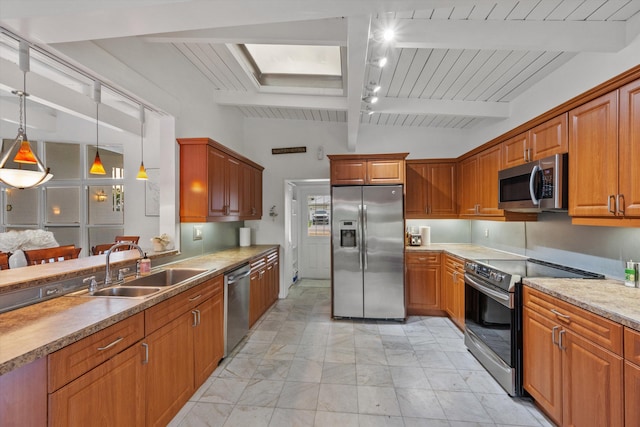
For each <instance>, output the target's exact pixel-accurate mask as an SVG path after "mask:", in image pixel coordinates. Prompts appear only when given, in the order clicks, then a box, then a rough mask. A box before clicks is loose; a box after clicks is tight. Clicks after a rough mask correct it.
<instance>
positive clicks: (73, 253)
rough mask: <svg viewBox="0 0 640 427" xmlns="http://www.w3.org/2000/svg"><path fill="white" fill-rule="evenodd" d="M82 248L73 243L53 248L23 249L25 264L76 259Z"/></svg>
mask: <svg viewBox="0 0 640 427" xmlns="http://www.w3.org/2000/svg"><path fill="white" fill-rule="evenodd" d="M81 250H82V248H76V247H75V245H65V246H56V247H53V248H44V249H31V250H27V251H24V256H25V258H26V259H27V265H37V264H47V263H49V262H58V261H64V260H67V259H76V258H78V255H79V254H80V251H81Z"/></svg>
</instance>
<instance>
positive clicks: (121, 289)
mask: <svg viewBox="0 0 640 427" xmlns="http://www.w3.org/2000/svg"><path fill="white" fill-rule="evenodd" d="M159 291H160V288H152V287H147V288H137V287H128V286H114V287H113V288H104V289H100V290H99V291H96V292H94V293H93V295H90V294H89V293H88V292H87V294H86V296H94V297H125V298H145V297H148V296H151V295H153V294H155V293H156V292H159Z"/></svg>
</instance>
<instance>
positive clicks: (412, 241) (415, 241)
mask: <svg viewBox="0 0 640 427" xmlns="http://www.w3.org/2000/svg"><path fill="white" fill-rule="evenodd" d="M421 245H422V236H421V235H420V234H412V235H411V236H409V246H421Z"/></svg>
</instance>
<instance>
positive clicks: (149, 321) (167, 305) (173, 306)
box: [144, 279, 218, 335]
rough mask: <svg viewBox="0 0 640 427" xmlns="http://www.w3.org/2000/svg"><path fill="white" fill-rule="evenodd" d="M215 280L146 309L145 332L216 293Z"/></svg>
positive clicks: (169, 320) (152, 329) (176, 316)
mask: <svg viewBox="0 0 640 427" xmlns="http://www.w3.org/2000/svg"><path fill="white" fill-rule="evenodd" d="M215 280H216V279H211V280H208V281H206V282H204V283H202V284H200V285H198V286H195V287H193V288H191V289H189V290H187V291H184V292H182V293H181V294H178V295H176V296H174V297H173V298H169V299H168V300H166V301H163V302H161V303H160V304H157V305H154V306H153V307H151V308H148V309H147V310H145V312H144V320H145V334H146V335H149V334H150V333H152V332H153V331H155V330H157V329H158V328H160V327H162V326H164V325H166V324H167V323H169V322H171V321H172V320H174V319H177V318H178V317H180V316H181V315H182V314H184V313H186V312H187V311H189V310H191V309H193V308H194V307H195V306H196V305H198V304H200V303H201V302H202V301H204V300H206V299H207V298H210V297H211V296H213V295H214V294H215V293H216V289H218V287H216V285H215Z"/></svg>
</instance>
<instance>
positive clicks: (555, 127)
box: [503, 113, 569, 167]
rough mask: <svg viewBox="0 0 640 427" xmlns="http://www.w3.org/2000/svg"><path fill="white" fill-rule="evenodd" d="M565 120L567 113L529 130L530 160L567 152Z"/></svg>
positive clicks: (567, 135) (567, 133)
mask: <svg viewBox="0 0 640 427" xmlns="http://www.w3.org/2000/svg"><path fill="white" fill-rule="evenodd" d="M567 120H568V115H567V113H565V114H561V115H559V116H558V117H554V118H553V119H550V120H547V121H546V122H544V123H542V124H540V125H538V126H536V127H534V128H533V129H531V130H529V132H528V140H529V147H530V148H529V150H530V153H531V154H530V156H529V158H530V160H539V159H542V158H544V157H548V156H552V155H554V154H560V153H566V152H567V151H569V127H568V125H567ZM503 167H504V165H503Z"/></svg>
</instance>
